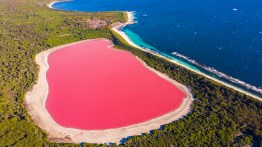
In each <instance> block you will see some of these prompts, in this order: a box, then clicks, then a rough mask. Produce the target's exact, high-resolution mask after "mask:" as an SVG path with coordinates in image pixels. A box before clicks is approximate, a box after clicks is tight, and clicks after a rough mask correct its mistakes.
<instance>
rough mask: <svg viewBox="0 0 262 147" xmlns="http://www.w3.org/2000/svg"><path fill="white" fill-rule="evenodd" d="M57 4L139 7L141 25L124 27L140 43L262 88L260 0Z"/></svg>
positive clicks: (66, 4)
mask: <svg viewBox="0 0 262 147" xmlns="http://www.w3.org/2000/svg"><path fill="white" fill-rule="evenodd" d="M53 7H54V8H57V9H65V10H77V11H109V10H121V11H122V10H128V11H136V14H135V16H136V20H137V22H138V23H136V24H134V25H129V26H127V27H125V28H124V29H123V31H125V32H126V33H127V35H128V36H129V37H130V38H131V39H132V40H133V41H134V42H135V43H137V44H138V45H140V46H143V47H147V48H150V49H153V50H157V51H159V52H161V53H164V54H166V55H168V56H172V57H173V58H176V59H178V60H183V61H187V63H189V64H191V65H190V66H193V65H194V66H196V67H198V68H199V69H201V70H204V71H206V72H207V69H211V68H212V70H210V72H213V71H214V69H215V70H217V71H219V72H220V73H224V74H226V76H227V80H230V81H232V78H236V79H239V80H241V81H243V82H245V83H243V84H242V87H244V88H246V89H247V88H251V86H252V85H253V86H256V87H253V88H254V89H256V90H259V89H258V88H261V87H262V76H261V75H262V9H261V8H262V1H260V0H248V1H247V0H213V1H208V0H198V1H196V0H142V1H131V0H121V1H119V0H74V1H71V2H63V3H55V4H54V5H53ZM174 52H176V53H178V54H179V55H182V56H183V57H186V58H181V56H177V54H176V55H175V54H172V53H174ZM188 59H192V60H194V62H196V63H197V64H194V62H190V61H188ZM213 68H214V69H213ZM213 74H216V75H215V76H216V77H217V78H219V76H221V74H217V72H213ZM221 79H224V78H221ZM234 81H235V82H236V83H237V84H240V83H241V82H239V81H237V80H234ZM247 84H249V85H247ZM249 90H250V89H249ZM260 90H261V89H260ZM260 94H261V93H260Z"/></svg>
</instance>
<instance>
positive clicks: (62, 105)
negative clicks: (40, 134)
mask: <svg viewBox="0 0 262 147" xmlns="http://www.w3.org/2000/svg"><path fill="white" fill-rule="evenodd" d="M110 45H111V42H110V41H108V40H102V39H101V40H92V41H86V42H82V43H78V44H75V45H72V46H69V47H64V48H63V49H60V50H57V51H54V52H52V53H51V54H50V55H49V56H48V64H49V70H48V72H47V80H48V84H49V94H48V98H47V102H46V108H47V110H48V112H49V114H50V115H51V116H52V118H53V119H54V120H55V121H56V122H57V123H58V124H60V125H61V126H64V127H70V128H77V129H84V130H104V129H111V128H119V127H125V126H130V125H134V124H137V123H141V122H145V121H148V120H150V119H153V118H156V117H159V116H162V115H164V114H166V113H169V112H171V111H173V110H175V109H176V108H178V107H179V106H180V104H181V103H182V101H183V98H185V96H186V95H185V94H184V93H183V92H182V91H181V90H179V89H178V88H177V87H176V86H174V85H173V84H172V83H170V82H168V81H166V80H164V79H163V78H161V77H159V76H158V75H156V74H155V73H154V72H152V71H150V70H148V69H147V68H146V67H145V66H144V65H143V64H142V63H141V62H140V61H139V60H137V58H136V57H135V56H134V55H132V54H131V53H129V52H126V51H121V50H117V49H112V48H110V47H109V46H110Z"/></svg>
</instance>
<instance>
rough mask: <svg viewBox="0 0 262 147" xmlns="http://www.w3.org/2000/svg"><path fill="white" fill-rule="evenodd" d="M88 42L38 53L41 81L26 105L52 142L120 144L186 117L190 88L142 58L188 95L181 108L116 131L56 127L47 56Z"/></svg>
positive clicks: (190, 98)
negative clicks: (49, 98) (50, 105)
mask: <svg viewBox="0 0 262 147" xmlns="http://www.w3.org/2000/svg"><path fill="white" fill-rule="evenodd" d="M99 40H102V41H109V40H107V39H99ZM87 41H93V40H84V41H79V42H75V43H71V44H67V45H63V46H59V47H55V48H52V49H49V50H47V51H43V52H41V53H39V54H37V56H36V58H35V61H36V63H37V64H38V65H39V66H40V71H39V74H38V81H37V83H36V84H35V85H34V87H33V89H32V90H31V91H29V92H28V93H27V94H26V98H25V105H26V108H27V110H28V112H29V114H30V115H31V116H32V119H33V120H34V122H35V124H36V125H38V126H39V127H40V128H42V129H43V130H45V131H46V132H47V133H48V135H49V139H50V140H51V141H55V142H74V143H81V142H89V143H110V142H113V143H119V141H120V140H121V139H123V138H126V137H129V136H134V135H141V134H142V133H148V132H149V131H150V130H154V129H158V128H159V127H160V126H161V125H164V124H168V123H171V122H173V121H175V120H178V119H179V118H181V117H183V116H184V115H186V114H187V113H188V112H189V111H190V105H191V103H192V101H193V98H192V95H191V93H190V91H189V90H188V89H187V87H185V86H184V85H182V84H180V83H178V82H176V81H175V80H173V79H170V78H169V77H168V76H166V75H165V74H163V73H161V72H159V71H156V70H155V69H153V68H151V67H148V66H147V65H146V64H145V63H144V62H143V61H142V60H140V59H139V60H140V61H141V63H143V64H144V65H145V66H146V68H148V69H149V70H151V71H152V72H154V73H156V74H157V75H159V76H160V77H162V78H163V79H166V80H168V81H169V82H171V83H173V84H174V85H176V86H177V87H178V88H179V89H180V90H182V91H183V92H184V93H185V94H186V95H187V96H186V98H184V100H183V102H182V104H181V105H180V107H179V108H178V109H175V110H173V111H172V112H170V113H168V114H165V115H163V116H161V117H157V118H154V119H152V120H149V121H146V122H143V123H139V124H135V125H131V126H127V127H122V128H117V129H107V130H80V129H74V128H66V127H63V126H60V125H59V124H57V123H56V122H55V121H54V120H53V119H52V117H51V116H50V114H49V113H48V112H47V110H46V107H45V104H46V100H47V96H48V83H47V79H46V72H47V70H48V68H49V66H48V62H47V59H48V55H49V54H50V53H51V52H53V51H55V50H58V49H61V48H64V47H67V46H71V45H74V44H77V43H83V42H87ZM111 43H112V42H111ZM112 45H113V44H111V46H110V47H112Z"/></svg>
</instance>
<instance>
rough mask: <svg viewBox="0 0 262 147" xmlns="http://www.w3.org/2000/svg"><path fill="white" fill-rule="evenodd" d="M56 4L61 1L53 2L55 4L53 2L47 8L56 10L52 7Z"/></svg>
mask: <svg viewBox="0 0 262 147" xmlns="http://www.w3.org/2000/svg"><path fill="white" fill-rule="evenodd" d="M56 2H59V1H53V2H51V3H50V4H49V5H47V7H48V8H50V9H54V8H53V7H52V6H53V4H54V3H56Z"/></svg>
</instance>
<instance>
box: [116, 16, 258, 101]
mask: <svg viewBox="0 0 262 147" xmlns="http://www.w3.org/2000/svg"><path fill="white" fill-rule="evenodd" d="M126 13H127V16H128V21H127V22H126V23H124V24H120V25H117V26H114V27H113V28H112V30H113V31H114V32H116V33H117V34H119V35H120V36H121V37H122V38H124V39H125V41H126V42H127V43H128V44H129V45H131V46H133V47H135V48H138V49H140V50H143V51H145V52H148V53H151V54H153V55H156V56H158V57H160V58H164V59H166V60H168V61H169V62H172V63H175V64H177V65H179V66H182V67H184V68H186V69H188V70H190V71H193V72H195V73H197V74H199V75H202V76H204V77H206V78H209V79H211V80H213V81H216V82H218V83H220V84H223V85H225V86H227V87H229V88H232V89H234V90H236V91H238V92H241V93H243V94H246V95H248V96H251V97H253V98H255V99H257V100H260V101H262V98H260V97H259V96H257V95H255V94H252V93H250V92H248V91H246V90H243V89H241V88H238V87H236V86H233V85H231V84H228V83H226V82H224V81H221V80H219V79H216V78H214V77H212V76H209V75H207V74H205V73H203V72H201V71H197V70H194V69H191V68H189V67H187V66H186V65H183V64H181V63H179V62H177V61H175V60H172V59H169V58H167V57H165V56H162V55H160V54H158V53H156V52H154V51H151V50H149V49H145V48H142V47H140V46H138V45H136V44H135V43H134V42H133V41H132V40H131V39H130V38H129V37H128V36H127V35H126V33H125V32H123V31H121V28H123V27H125V26H126V25H130V24H133V23H135V22H134V20H133V14H132V12H126Z"/></svg>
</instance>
